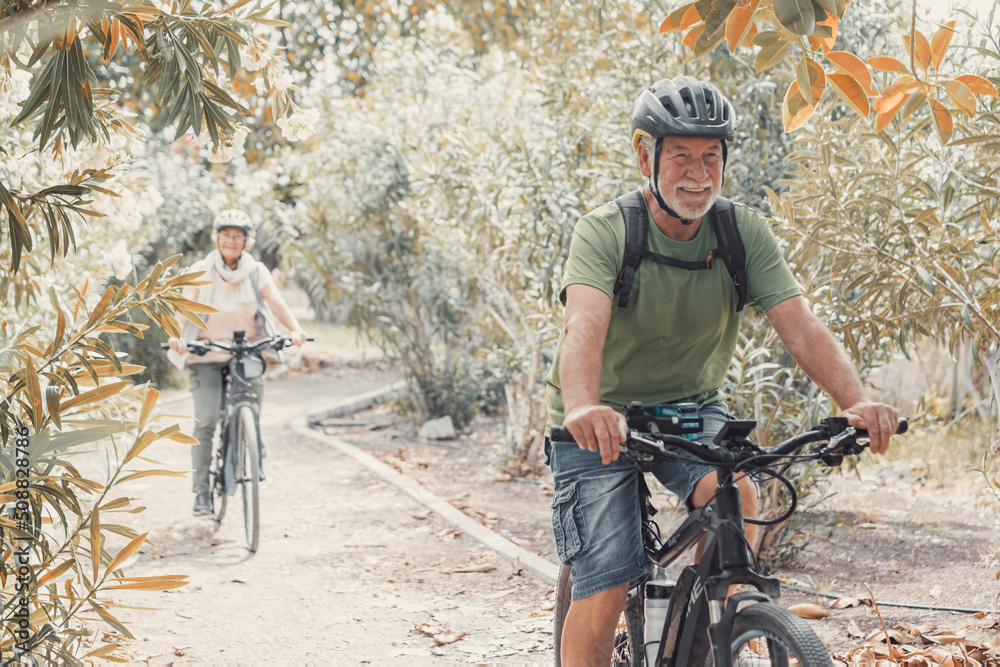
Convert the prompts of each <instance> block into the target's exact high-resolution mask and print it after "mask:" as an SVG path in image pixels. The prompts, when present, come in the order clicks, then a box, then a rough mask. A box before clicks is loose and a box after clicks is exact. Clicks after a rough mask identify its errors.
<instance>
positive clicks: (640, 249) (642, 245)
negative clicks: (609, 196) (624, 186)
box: [615, 190, 649, 308]
mask: <svg viewBox="0 0 1000 667" xmlns="http://www.w3.org/2000/svg"><path fill="white" fill-rule="evenodd" d="M615 204H617V205H618V210H620V211H621V212H622V217H623V218H624V219H625V256H624V257H623V258H622V270H621V271H620V272H619V273H618V280H617V281H615V294H617V295H618V307H619V308H624V307H625V306H627V305H628V300H629V297H630V296H631V295H632V283H633V281H635V272H636V271H638V270H639V264H640V263H641V262H642V257H643V253H644V252H645V251H646V234H647V233H648V229H647V225H648V224H649V223H648V221H647V220H646V201H645V198H644V197H643V196H642V190H635V191H633V192H629V193H628V194H625V195H622V196H621V197H619V198H618V199H616V200H615Z"/></svg>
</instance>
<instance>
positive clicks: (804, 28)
mask: <svg viewBox="0 0 1000 667" xmlns="http://www.w3.org/2000/svg"><path fill="white" fill-rule="evenodd" d="M774 16H775V18H776V19H778V22H779V23H781V25H783V26H785V27H786V28H788V29H789V30H791V31H792V32H793V33H795V34H796V35H811V34H812V33H813V31H814V30H815V29H816V10H815V9H814V8H813V4H812V0H774Z"/></svg>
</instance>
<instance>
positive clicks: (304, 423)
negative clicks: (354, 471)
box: [290, 382, 559, 586]
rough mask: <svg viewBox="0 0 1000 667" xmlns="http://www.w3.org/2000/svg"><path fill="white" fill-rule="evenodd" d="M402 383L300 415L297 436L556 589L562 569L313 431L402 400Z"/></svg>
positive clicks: (354, 450)
mask: <svg viewBox="0 0 1000 667" xmlns="http://www.w3.org/2000/svg"><path fill="white" fill-rule="evenodd" d="M405 387H406V385H405V383H403V382H396V383H395V384H392V385H390V386H388V387H383V388H381V389H376V390H374V391H370V392H367V393H365V394H361V395H359V396H355V397H352V398H350V399H347V400H341V401H338V402H336V403H334V404H332V405H329V406H327V407H325V408H322V409H319V410H316V411H314V412H309V413H308V414H307V415H299V416H297V417H294V418H292V419H291V420H290V425H291V427H292V428H293V429H294V430H295V432H296V433H299V434H301V435H304V436H307V437H310V438H313V439H314V440H318V441H319V442H322V443H324V444H326V445H329V446H330V447H333V448H334V449H336V450H337V451H339V452H342V453H343V454H346V455H347V456H350V457H351V458H352V459H354V460H355V461H357V462H358V463H360V464H361V465H363V466H364V467H366V468H368V469H369V470H371V471H372V472H374V473H375V474H377V475H378V476H379V477H381V478H382V479H384V480H385V481H386V482H388V483H390V484H392V485H393V486H395V487H397V488H398V489H400V490H401V491H403V492H405V493H406V494H407V495H409V496H410V497H411V498H413V499H414V500H416V501H417V502H418V503H420V504H421V505H423V506H424V507H426V508H427V509H429V510H431V511H432V512H434V513H435V514H437V515H438V516H440V517H441V518H442V519H444V520H445V521H447V522H448V523H450V524H451V525H453V526H454V527H456V528H458V529H459V530H461V531H462V532H463V533H464V534H466V535H469V536H470V537H473V538H475V539H476V540H479V542H481V543H482V544H483V545H485V546H487V547H489V548H490V549H492V550H494V551H496V552H497V553H499V554H500V555H501V556H503V557H504V558H507V559H508V560H510V561H512V562H514V563H516V564H518V565H519V566H520V567H523V568H524V569H526V570H528V571H530V572H531V573H533V574H534V575H536V576H538V577H540V578H541V579H543V580H544V581H546V582H548V583H549V584H552V585H553V586H554V585H555V584H556V582H557V581H558V579H559V566H558V565H557V564H555V563H553V562H552V561H550V560H547V559H545V558H542V557H541V556H539V555H538V554H535V553H532V552H531V551H528V550H527V549H525V548H524V547H521V546H518V545H516V544H514V543H513V542H511V541H510V540H508V539H507V538H505V537H503V536H501V535H498V534H497V533H495V532H493V531H492V530H490V529H489V528H487V527H486V526H484V525H482V524H481V523H479V522H478V521H476V520H474V519H473V518H472V517H470V516H468V515H467V514H465V513H464V512H462V511H460V510H458V509H457V508H455V507H454V506H452V505H451V504H450V503H449V502H447V501H446V500H444V499H442V498H439V497H438V496H436V495H434V494H433V493H431V492H430V491H428V490H427V489H426V488H425V487H424V486H422V485H421V484H420V483H419V482H416V481H415V480H412V479H410V478H409V477H407V476H405V475H403V474H402V473H400V472H398V471H397V470H396V469H395V468H393V467H391V466H389V465H387V464H385V463H383V462H382V461H380V460H379V459H377V458H375V457H374V456H372V455H371V454H369V453H368V452H366V451H364V450H362V449H360V448H358V447H355V446H354V445H352V444H350V443H347V442H344V441H343V440H340V439H338V438H334V437H333V436H330V435H327V434H325V433H320V432H319V431H317V430H315V429H313V428H312V427H311V425H312V424H315V423H317V422H320V421H322V420H323V419H328V418H330V417H343V416H345V415H349V414H352V413H354V412H359V411H361V410H365V409H367V408H369V407H371V406H372V405H373V404H374V403H376V402H378V401H383V400H391V399H393V398H395V397H396V396H399V395H400V394H401V393H402V392H403V391H404V389H405Z"/></svg>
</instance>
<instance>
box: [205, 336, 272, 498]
mask: <svg viewBox="0 0 1000 667" xmlns="http://www.w3.org/2000/svg"><path fill="white" fill-rule="evenodd" d="M242 333H243V332H242V331H235V332H234V336H233V348H234V349H233V352H234V357H233V358H234V359H238V358H239V356H240V355H241V354H249V352H243V351H239V352H238V351H237V350H240V348H239V347H238V345H239V343H242V342H243V340H244V338H243V335H235V334H242ZM221 373H222V394H221V396H220V397H219V401H220V403H219V414H221V415H222V419H221V426H220V429H219V439H220V443H221V444H220V447H219V449H218V459H219V469H218V470H222V469H224V467H225V465H226V457H227V456H228V449H229V446H230V444H231V443H230V432H231V430H232V429H233V419H234V417H235V416H236V415H238V414H239V413H240V408H242V407H243V406H248V407H249V408H250V410H251V411H252V412H253V421H254V429H255V430H256V431H257V443H258V447H259V446H260V442H261V439H260V397H259V396H258V395H257V393H256V392H255V391H254V390H253V385H251V384H250V383H249V382H248V381H247V380H246V379H245V378H243V377H241V376H240V374H239V373H234V372H231V371H230V367H229V365H228V364H227V365H225V366H223V367H222V371H221ZM218 470H217V471H216V474H218ZM225 490H226V491H228V489H225Z"/></svg>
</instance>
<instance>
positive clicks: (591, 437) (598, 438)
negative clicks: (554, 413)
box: [563, 405, 628, 465]
mask: <svg viewBox="0 0 1000 667" xmlns="http://www.w3.org/2000/svg"><path fill="white" fill-rule="evenodd" d="M563 426H564V427H565V428H566V429H567V430H568V431H569V432H570V434H571V435H572V436H573V439H574V440H576V442H577V444H578V445H579V446H580V448H581V449H589V450H591V451H594V452H597V451H599V452H600V453H601V462H602V463H604V464H605V465H607V464H608V463H611V462H612V461H616V460H617V459H618V451H619V450H618V445H620V444H622V443H623V442H625V440H626V438H628V422H626V421H625V416H624V415H622V414H621V413H620V412H618V411H616V410H614V409H612V408H609V407H608V406H606V405H585V406H581V407H578V408H573V409H572V410H570V411H569V412H567V413H566V419H565V420H563Z"/></svg>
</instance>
